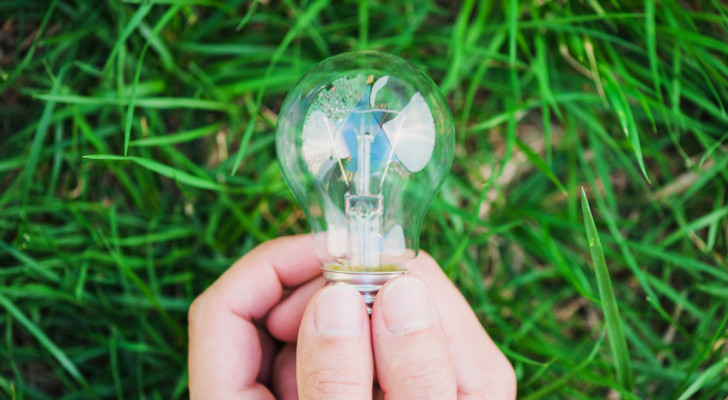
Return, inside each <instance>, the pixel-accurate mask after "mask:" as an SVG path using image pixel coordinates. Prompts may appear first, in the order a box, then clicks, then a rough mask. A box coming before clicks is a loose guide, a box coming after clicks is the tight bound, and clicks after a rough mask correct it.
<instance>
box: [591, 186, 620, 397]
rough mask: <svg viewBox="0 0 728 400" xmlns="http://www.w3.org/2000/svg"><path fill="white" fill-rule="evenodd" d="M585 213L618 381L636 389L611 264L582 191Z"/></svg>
mask: <svg viewBox="0 0 728 400" xmlns="http://www.w3.org/2000/svg"><path fill="white" fill-rule="evenodd" d="M581 211H582V213H583V214H584V227H585V228H586V237H587V240H588V241H589V251H590V252H591V257H592V262H593V263H594V272H595V274H596V277H597V287H598V289H599V299H600V300H601V306H602V312H603V313H604V318H605V320H606V322H607V332H608V334H609V347H610V348H611V350H612V356H613V357H614V368H615V370H616V372H617V380H618V381H619V382H620V383H621V384H622V386H624V387H625V388H626V389H627V390H631V388H632V366H631V363H630V359H629V349H628V348H627V339H626V338H625V336H624V329H623V327H622V320H621V318H620V316H619V309H618V307H617V300H616V298H615V296H614V290H613V289H612V281H611V279H610V278H609V270H608V269H607V261H606V259H605V258H604V251H603V250H602V243H601V241H600V240H599V233H598V232H597V227H596V225H595V224H594V217H593V216H592V214H591V209H590V208H589V200H587V198H586V193H585V192H584V188H583V187H582V189H581Z"/></svg>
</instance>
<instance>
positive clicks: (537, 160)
mask: <svg viewBox="0 0 728 400" xmlns="http://www.w3.org/2000/svg"><path fill="white" fill-rule="evenodd" d="M516 146H518V148H519V149H521V151H522V152H524V153H525V154H526V157H527V158H528V160H529V161H531V163H533V165H535V166H536V168H538V169H539V170H540V171H541V172H543V173H544V175H546V176H547V177H548V178H549V179H550V180H551V182H553V183H554V185H556V187H557V188H558V189H559V190H560V191H561V193H563V194H564V195H567V193H566V189H565V188H564V185H562V184H561V181H559V178H558V177H557V176H556V174H554V171H552V170H551V168H549V166H548V165H547V164H546V162H545V161H544V160H543V158H541V156H539V155H538V154H536V152H535V151H533V149H531V147H529V146H528V145H527V144H526V143H524V142H523V140H521V139H520V138H516Z"/></svg>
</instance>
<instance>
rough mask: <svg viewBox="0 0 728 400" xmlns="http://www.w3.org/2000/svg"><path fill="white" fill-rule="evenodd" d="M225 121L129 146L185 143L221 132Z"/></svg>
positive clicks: (141, 140) (148, 138) (146, 139)
mask: <svg viewBox="0 0 728 400" xmlns="http://www.w3.org/2000/svg"><path fill="white" fill-rule="evenodd" d="M223 126H225V125H224V123H222V122H219V123H215V124H211V125H206V126H203V127H200V128H195V129H191V130H188V131H183V132H178V133H175V134H172V135H161V136H153V137H147V138H142V139H137V140H132V141H131V142H129V146H132V147H134V146H137V147H145V146H170V145H173V144H177V143H185V142H189V141H192V140H195V139H199V138H202V137H205V136H208V135H211V134H213V133H216V132H220V130H221V129H222V128H223Z"/></svg>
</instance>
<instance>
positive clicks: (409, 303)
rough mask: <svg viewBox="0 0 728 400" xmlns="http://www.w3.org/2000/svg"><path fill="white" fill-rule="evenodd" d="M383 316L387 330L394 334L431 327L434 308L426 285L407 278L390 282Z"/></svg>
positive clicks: (383, 298)
mask: <svg viewBox="0 0 728 400" xmlns="http://www.w3.org/2000/svg"><path fill="white" fill-rule="evenodd" d="M382 315H383V316H384V324H385V325H387V329H388V330H389V331H390V332H392V333H394V334H398V333H406V332H413V331H419V330H422V329H425V328H427V327H428V326H430V324H431V323H432V306H431V303H430V295H429V294H428V293H427V288H426V287H425V284H424V283H423V282H422V281H420V280H419V279H417V278H412V277H406V276H405V277H402V278H397V279H395V280H393V281H392V282H390V283H389V284H388V285H387V286H386V287H385V288H384V294H383V295H382Z"/></svg>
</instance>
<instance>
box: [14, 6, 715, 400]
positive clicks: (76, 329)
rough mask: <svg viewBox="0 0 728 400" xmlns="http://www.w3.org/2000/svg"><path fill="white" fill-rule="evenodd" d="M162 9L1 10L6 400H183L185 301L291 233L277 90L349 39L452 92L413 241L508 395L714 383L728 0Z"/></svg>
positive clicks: (647, 394) (581, 394)
mask: <svg viewBox="0 0 728 400" xmlns="http://www.w3.org/2000/svg"><path fill="white" fill-rule="evenodd" d="M156 3H157V4H151V3H150V2H147V1H133V2H132V1H130V2H117V1H106V2H98V1H93V2H92V1H88V0H58V1H52V2H46V1H31V0H26V1H18V0H0V16H2V17H1V18H0V49H2V52H0V98H1V100H0V102H1V103H0V104H1V105H0V139H1V140H2V146H0V398H33V399H35V398H38V399H51V398H52V399H56V398H67V399H71V398H147V399H176V398H185V397H186V385H187V375H186V346H187V343H186V340H187V338H186V333H185V325H186V310H187V307H188V306H189V304H190V302H191V301H192V299H193V298H194V297H195V296H196V295H197V294H199V293H200V292H201V291H202V290H203V289H204V288H205V287H206V286H207V285H209V284H210V283H211V282H212V281H213V280H214V279H215V278H216V277H217V276H218V275H219V274H220V273H221V272H222V271H224V270H225V269H226V268H227V267H228V266H230V265H231V264H232V262H233V261H234V260H235V259H237V258H238V257H239V256H240V255H242V254H244V253H245V252H246V251H248V250H250V249H251V248H252V247H254V246H255V245H256V244H258V243H260V242H261V241H264V240H267V239H270V238H273V237H277V236H281V235H285V234H292V233H300V232H306V231H307V224H306V221H305V219H304V218H303V214H302V213H301V211H300V208H299V206H298V205H297V204H296V203H295V202H294V201H293V198H292V195H291V193H290V192H289V190H288V188H287V187H286V185H285V183H284V182H283V180H282V177H281V174H280V170H279V167H278V165H277V161H276V159H275V151H274V135H273V133H274V128H275V121H276V118H277V112H278V110H279V109H280V105H281V103H282V100H283V97H284V96H285V93H286V91H287V90H288V89H289V88H290V87H291V86H292V85H293V84H294V83H295V82H296V81H297V80H298V78H299V77H300V76H301V75H302V74H303V73H304V72H305V71H306V70H307V69H308V68H310V67H311V66H312V65H314V64H315V63H317V62H318V61H320V60H322V59H324V58H326V57H328V56H330V55H333V54H337V53H340V52H344V51H349V50H355V49H365V48H366V49H376V50H382V51H387V52H391V53H394V54H397V55H400V56H402V57H404V58H406V59H408V60H410V61H411V62H413V63H414V64H416V65H418V66H419V67H421V68H422V69H423V70H425V71H426V72H427V73H428V74H430V75H431V76H432V77H433V79H434V80H435V81H436V82H438V83H439V84H440V86H441V87H442V89H443V91H444V93H445V94H446V96H447V99H448V102H449V104H450V106H451V108H452V112H453V116H454V118H455V121H456V127H457V139H456V143H457V148H456V155H455V161H454V165H453V170H452V173H451V175H450V176H449V178H448V180H447V181H446V183H445V185H444V186H443V190H442V191H441V193H440V194H439V195H438V197H437V198H436V200H435V201H434V203H433V205H432V208H431V211H430V212H429V214H428V216H427V218H426V222H425V226H424V227H423V230H422V232H423V234H422V241H421V242H422V248H424V249H426V250H427V251H429V252H430V253H432V254H433V255H434V256H435V258H436V259H438V260H439V261H440V263H441V265H442V266H443V268H444V269H445V271H446V272H447V273H448V275H449V276H450V277H451V279H452V280H453V281H454V282H455V283H456V284H457V285H458V287H460V289H461V290H462V292H463V294H464V295H465V296H466V297H467V299H468V300H469V301H470V302H471V305H472V306H473V308H474V309H475V311H476V313H477V314H478V316H479V317H480V318H481V319H482V321H483V323H484V325H485V326H486V327H487V329H488V332H489V333H490V335H491V337H492V338H493V339H494V340H495V341H496V343H498V345H499V346H500V347H501V348H502V350H503V352H504V353H505V354H506V355H507V356H508V357H509V359H510V360H511V362H512V363H513V365H514V367H515V369H516V372H517V374H518V379H519V394H520V396H522V397H523V398H529V399H537V398H554V399H563V398H567V399H603V398H605V397H606V396H608V395H610V394H614V393H616V394H619V395H621V397H622V398H625V399H631V398H652V399H680V400H682V399H688V398H690V399H720V398H725V397H726V396H728V365H727V361H726V360H728V358H726V357H727V356H726V355H727V353H728V331H727V329H726V323H727V320H728V316H727V315H728V263H727V262H726V256H727V255H728V254H727V253H728V247H727V245H726V241H727V239H728V219H727V216H728V204H726V187H728V151H727V150H728V140H727V138H728V116H727V114H726V110H725V107H726V104H728V44H726V43H728V7H727V6H726V5H725V4H724V3H723V2H720V1H706V2H675V1H672V0H666V1H660V2H655V1H653V0H646V1H645V2H644V3H637V2H629V3H620V2H617V1H614V2H597V1H573V2H550V1H545V2H528V3H524V2H518V1H515V0H512V1H507V2H477V1H465V2H463V4H462V5H460V4H453V5H449V2H437V3H432V2H425V1H404V2H386V3H383V4H382V3H368V2H367V1H363V0H360V1H354V0H350V1H345V2H327V1H320V0H319V1H304V2H303V3H296V2H293V1H290V0H288V1H282V2H274V1H270V2H268V1H250V0H246V1H226V2H223V1H214V0H188V1H183V2H170V1H158V2H156ZM172 3H175V4H172ZM582 187H583V188H584V197H583V198H582ZM589 206H591V209H590V208H589ZM582 207H583V208H582ZM580 208H582V210H580ZM585 228H586V229H585Z"/></svg>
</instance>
